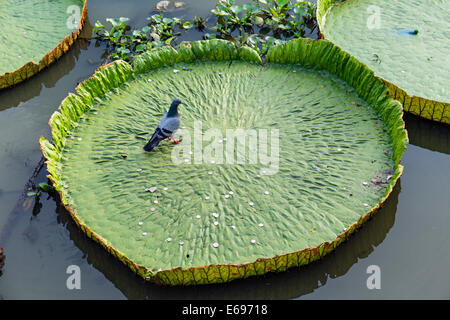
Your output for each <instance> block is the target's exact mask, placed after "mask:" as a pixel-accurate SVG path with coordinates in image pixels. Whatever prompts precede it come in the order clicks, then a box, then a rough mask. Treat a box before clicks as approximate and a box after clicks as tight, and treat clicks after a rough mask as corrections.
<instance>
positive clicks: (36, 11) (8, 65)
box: [0, 0, 86, 89]
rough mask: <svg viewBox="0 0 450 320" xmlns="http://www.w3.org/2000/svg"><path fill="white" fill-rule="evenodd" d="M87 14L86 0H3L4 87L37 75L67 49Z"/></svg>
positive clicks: (0, 54)
mask: <svg viewBox="0 0 450 320" xmlns="http://www.w3.org/2000/svg"><path fill="white" fill-rule="evenodd" d="M85 18H86V1H83V0H58V1H41V0H23V1H13V0H4V1H1V2H0V30H1V36H0V89H3V88H7V87H9V86H12V85H15V84H17V83H19V82H22V81H23V80H25V79H27V78H29V77H31V76H33V75H34V74H36V73H37V72H39V71H40V70H42V69H43V68H45V67H47V66H48V65H49V64H51V63H53V62H54V61H56V60H57V59H58V58H59V57H60V56H61V55H62V54H63V53H65V52H67V51H68V50H69V48H70V46H71V45H72V44H73V42H74V41H75V39H76V38H77V37H78V34H79V33H80V32H81V27H82V25H83V23H84V20H85Z"/></svg>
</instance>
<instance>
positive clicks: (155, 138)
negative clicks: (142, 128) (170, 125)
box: [144, 133, 164, 152]
mask: <svg viewBox="0 0 450 320" xmlns="http://www.w3.org/2000/svg"><path fill="white" fill-rule="evenodd" d="M163 140H164V138H162V137H160V136H158V135H157V134H156V133H155V134H153V136H152V137H151V139H150V140H149V141H148V142H147V144H146V145H145V146H144V150H145V151H147V152H150V151H152V150H153V149H154V148H155V147H157V146H158V144H159V143H160V142H161V141H163Z"/></svg>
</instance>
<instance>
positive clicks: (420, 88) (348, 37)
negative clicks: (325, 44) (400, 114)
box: [317, 0, 450, 123]
mask: <svg viewBox="0 0 450 320" xmlns="http://www.w3.org/2000/svg"><path fill="white" fill-rule="evenodd" d="M317 10H318V11H317V19H318V21H319V27H320V31H321V33H322V35H323V37H324V38H326V39H328V40H330V41H332V42H333V43H335V44H336V45H337V46H339V47H341V48H342V49H343V50H345V51H347V52H348V53H350V54H351V55H353V56H354V57H356V58H357V59H358V60H360V61H361V62H363V63H364V64H366V65H367V66H369V68H371V69H372V70H373V71H374V72H375V74H376V75H377V76H379V77H381V78H383V79H384V80H385V81H386V83H387V84H388V86H389V88H390V93H391V95H392V96H393V97H394V98H395V99H397V100H399V101H400V102H401V103H402V104H403V106H404V108H405V110H406V111H408V112H411V113H413V114H416V115H419V116H421V117H424V118H427V119H431V120H435V121H439V122H444V123H450V105H449V103H450V91H449V90H448V87H449V85H448V84H449V74H450V63H449V62H448V57H449V56H450V31H449V28H448V17H449V16H450V9H449V6H448V2H447V1H444V0H414V1H410V0H399V1H384V0H364V1H363V0H347V1H343V2H341V1H334V0H319V1H318V9H317Z"/></svg>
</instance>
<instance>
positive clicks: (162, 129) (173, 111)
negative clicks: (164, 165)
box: [144, 99, 182, 152]
mask: <svg viewBox="0 0 450 320" xmlns="http://www.w3.org/2000/svg"><path fill="white" fill-rule="evenodd" d="M181 103H182V102H181V100H180V99H174V100H173V101H172V104H171V105H170V109H169V111H168V112H167V113H166V114H165V115H164V116H163V118H162V120H161V122H160V123H159V125H158V127H157V128H156V130H155V132H154V133H153V135H152V137H151V138H150V140H149V141H148V142H147V144H146V145H145V146H144V150H145V151H147V152H150V151H152V150H153V149H154V148H155V147H156V146H157V145H158V144H159V143H160V142H161V141H163V140H164V139H168V140H171V141H172V143H179V142H180V141H181V140H175V139H172V135H173V133H174V132H175V131H176V130H177V129H178V128H179V127H180V115H179V114H178V106H179V105H180V104H181Z"/></svg>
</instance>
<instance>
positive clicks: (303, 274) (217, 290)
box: [56, 180, 401, 300]
mask: <svg viewBox="0 0 450 320" xmlns="http://www.w3.org/2000/svg"><path fill="white" fill-rule="evenodd" d="M400 191H401V183H400V180H399V181H398V183H397V185H396V186H395V188H394V190H393V191H392V193H391V195H390V197H389V198H388V199H387V201H386V203H385V205H384V206H383V208H382V209H381V210H380V211H379V212H377V213H376V214H375V216H374V217H373V218H372V219H370V220H369V221H368V222H367V223H366V224H365V225H364V226H363V227H362V229H360V230H358V231H357V232H356V233H355V234H353V235H352V236H351V237H350V239H349V240H348V241H346V242H344V243H343V244H341V245H340V246H339V247H338V248H337V249H336V250H335V251H334V252H332V253H330V254H329V255H327V256H325V257H324V258H323V259H322V260H319V261H317V262H314V263H312V264H310V265H307V266H304V267H300V268H291V269H289V270H288V271H286V272H281V273H270V274H267V275H264V276H258V277H251V278H247V279H242V280H236V281H233V282H230V283H225V284H211V285H202V286H187V287H168V286H158V285H155V284H152V283H148V282H146V281H144V280H143V279H141V278H140V277H138V276H136V275H135V274H133V273H132V272H131V271H130V269H129V268H128V267H126V266H125V265H123V264H122V262H120V261H118V260H116V259H115V258H114V257H112V256H111V255H110V254H108V253H107V252H106V251H105V250H104V249H103V248H102V247H101V246H100V245H98V244H97V243H95V242H94V241H93V240H91V239H89V238H88V237H87V236H86V235H85V234H84V233H82V231H81V230H79V229H78V227H77V226H76V224H75V223H74V222H73V220H72V218H71V217H70V215H69V213H68V212H67V211H66V210H65V208H64V207H63V206H62V205H60V204H59V200H58V202H57V203H58V205H57V209H56V212H57V215H58V221H59V223H62V224H63V225H65V227H66V228H67V229H68V231H69V234H70V239H71V240H72V241H73V243H74V244H75V245H76V246H77V247H78V248H79V249H80V250H81V251H82V252H83V256H84V257H86V259H87V262H88V263H89V264H91V265H92V266H93V267H94V268H96V269H97V270H99V271H100V272H101V273H102V274H103V275H104V276H105V277H106V278H107V279H108V280H109V281H111V282H112V283H113V284H114V285H115V287H117V288H118V289H119V290H120V291H121V292H122V293H123V294H124V295H125V296H126V297H127V298H128V299H194V300H195V299H202V300H207V299H219V300H222V299H227V300H246V299H263V300H264V299H292V298H297V297H301V296H303V295H305V294H308V293H311V292H313V291H314V290H315V289H317V288H319V287H321V286H324V285H325V284H326V283H327V280H328V279H334V278H338V277H340V276H343V275H345V274H346V273H347V272H348V271H349V270H350V268H351V267H352V266H353V265H354V264H355V263H357V262H358V260H359V259H363V258H366V257H368V256H369V255H370V254H371V253H372V251H373V250H374V248H375V247H377V246H378V245H379V244H381V243H382V242H383V240H384V239H385V238H386V235H387V234H388V233H389V230H390V229H391V228H392V227H393V225H394V222H395V213H396V210H397V203H398V196H399V194H400Z"/></svg>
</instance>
